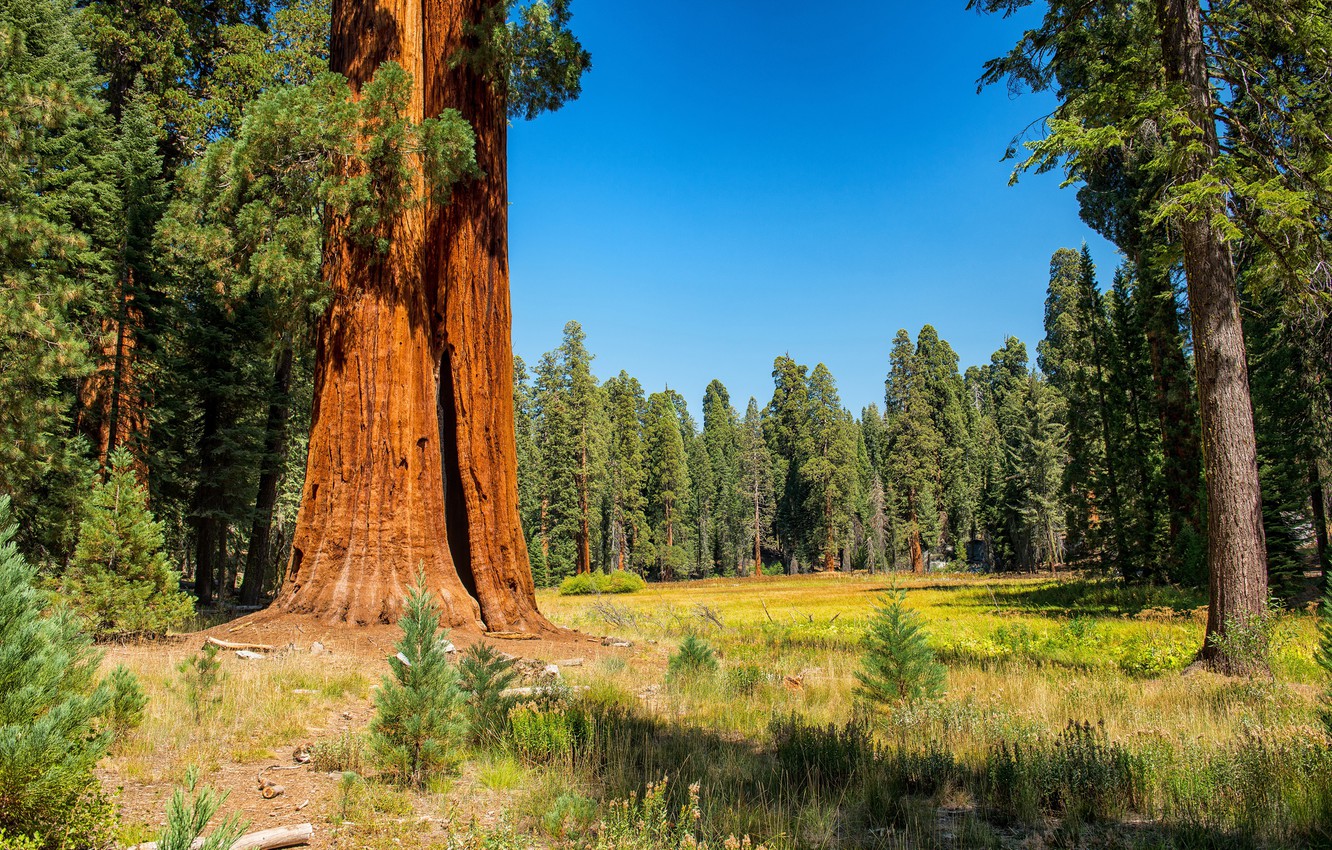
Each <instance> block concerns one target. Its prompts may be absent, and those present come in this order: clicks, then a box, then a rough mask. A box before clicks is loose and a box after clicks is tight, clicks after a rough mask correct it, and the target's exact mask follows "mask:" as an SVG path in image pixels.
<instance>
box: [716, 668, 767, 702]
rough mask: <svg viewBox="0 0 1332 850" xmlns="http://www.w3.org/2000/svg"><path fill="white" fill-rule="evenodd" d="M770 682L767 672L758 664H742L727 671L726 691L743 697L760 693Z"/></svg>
mask: <svg viewBox="0 0 1332 850" xmlns="http://www.w3.org/2000/svg"><path fill="white" fill-rule="evenodd" d="M769 681H770V679H769V678H768V674H767V672H766V671H765V670H764V669H763V668H762V667H760V666H758V665H757V664H741V665H740V666H738V667H732V668H731V669H730V670H727V671H726V689H727V690H728V691H730V692H731V693H733V694H740V695H741V696H751V695H753V694H756V693H758V692H759V691H760V690H761V689H762V688H763V687H764V686H766V685H767V684H768V683H769Z"/></svg>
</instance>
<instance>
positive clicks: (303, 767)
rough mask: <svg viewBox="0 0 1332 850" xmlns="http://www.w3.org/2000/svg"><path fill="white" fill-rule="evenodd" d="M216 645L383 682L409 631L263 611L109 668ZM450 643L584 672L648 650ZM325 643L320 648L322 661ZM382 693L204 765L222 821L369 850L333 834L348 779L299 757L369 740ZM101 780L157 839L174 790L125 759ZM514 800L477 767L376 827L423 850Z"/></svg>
mask: <svg viewBox="0 0 1332 850" xmlns="http://www.w3.org/2000/svg"><path fill="white" fill-rule="evenodd" d="M210 636H211V637H215V638H219V639H221V640H224V641H230V642H233V643H251V644H267V645H269V646H272V647H273V648H274V652H273V653H272V656H271V657H273V658H278V657H284V656H288V657H289V656H291V655H293V654H294V655H295V656H297V657H300V658H301V659H302V661H303V663H308V664H310V665H312V666H315V665H318V666H325V667H326V669H328V670H329V671H330V672H352V671H355V672H357V673H359V674H361V675H362V676H364V677H366V678H367V679H369V680H370V681H371V682H375V683H377V682H378V681H379V680H380V678H381V677H382V676H383V675H385V674H386V673H387V672H388V669H389V668H388V664H387V658H388V657H389V656H391V655H392V654H393V653H394V650H393V646H394V644H395V643H396V642H397V641H398V639H399V638H400V636H401V630H400V629H399V628H398V627H397V626H387V625H377V626H347V625H330V624H328V623H324V622H320V621H318V620H316V619H314V618H311V617H308V616H302V615H293V614H270V613H268V612H258V613H256V614H251V615H248V616H246V617H243V618H240V619H237V620H233V621H230V622H227V623H223V624H221V625H218V626H214V627H212V628H210V629H206V630H204V631H200V632H195V633H192V634H186V635H180V636H174V637H172V638H170V639H167V640H162V641H157V642H154V643H149V644H137V645H123V646H109V647H106V648H105V649H106V659H105V662H104V665H105V669H108V670H109V669H110V668H111V667H114V666H115V665H116V664H119V663H123V662H127V661H131V660H133V661H135V662H137V663H138V664H140V665H143V666H149V667H151V668H153V669H158V670H163V671H174V668H175V666H176V665H177V664H178V663H179V662H180V661H181V660H182V659H184V658H187V657H189V656H191V655H193V654H194V653H195V652H196V651H197V650H198V649H199V647H200V646H201V645H202V644H203V639H204V638H205V637H210ZM449 639H450V640H451V641H452V642H453V643H454V644H455V645H456V646H457V647H458V649H459V650H460V651H461V650H464V649H466V648H467V647H468V646H470V645H471V644H473V643H475V642H477V641H481V640H485V641H488V642H490V643H491V644H493V645H494V646H496V647H497V648H499V649H501V650H502V651H504V652H507V653H509V654H510V655H514V656H519V657H522V658H530V659H537V660H541V661H544V662H547V663H554V662H558V661H560V660H562V659H566V658H573V657H579V658H582V659H584V663H586V664H591V663H593V662H595V661H596V660H597V659H599V658H603V657H605V656H608V655H617V656H620V657H624V658H626V659H629V658H632V657H634V656H637V655H639V654H640V653H642V652H643V651H644V649H645V648H644V647H638V646H635V647H633V648H623V647H610V646H603V645H602V639H601V638H600V637H597V636H592V635H587V634H583V633H581V632H577V631H573V630H568V629H559V630H557V631H554V632H548V633H543V634H541V635H540V636H539V637H538V638H537V639H528V640H514V639H508V640H506V639H501V638H494V637H487V636H485V635H483V634H481V633H479V632H475V631H470V632H469V631H466V630H462V629H455V630H452V631H451V632H450V633H449ZM316 643H318V644H320V645H321V649H320V651H319V652H317V653H313V652H312V649H313V648H314V645H315V644H316ZM219 657H220V658H221V659H222V661H223V666H224V670H226V669H233V670H234V669H238V667H239V665H247V664H264V663H270V662H269V661H268V660H267V659H265V660H261V661H244V660H241V659H239V658H237V657H235V654H234V653H233V652H229V651H223V652H222V653H220V655H219ZM306 659H308V660H306ZM224 687H225V686H224ZM374 693H375V692H374V690H373V688H372V690H371V691H370V693H369V694H368V696H366V697H364V698H362V697H347V698H344V699H342V700H341V701H339V702H337V703H336V704H334V703H331V702H325V703H323V704H322V708H324V709H328V708H329V707H330V706H331V711H330V710H321V711H319V712H312V713H311V719H310V723H309V725H307V727H306V735H305V736H303V738H302V739H301V740H294V741H290V742H288V743H286V744H285V745H283V746H281V747H279V748H277V749H275V750H274V751H272V753H271V754H272V755H273V756H275V757H273V758H262V759H254V760H243V761H230V760H227V757H226V756H224V757H223V758H222V759H221V760H220V762H218V763H214V764H211V765H202V766H201V767H202V770H201V784H206V785H210V786H212V787H214V788H217V789H218V790H220V791H225V792H227V793H228V795H229V796H228V798H227V801H226V803H225V804H224V806H223V809H222V812H223V813H231V812H235V813H239V814H240V815H241V816H242V817H243V818H245V819H246V820H247V821H249V823H250V827H249V829H250V830H251V831H252V830H258V829H267V828H270V827H274V826H286V825H294V824H298V823H304V822H309V823H312V824H313V825H314V827H315V831H314V837H313V839H312V841H311V844H310V846H311V847H313V848H349V847H354V846H360V845H358V839H357V837H356V833H355V832H354V831H352V832H348V831H345V830H344V831H343V832H342V834H339V830H337V829H335V828H334V825H333V824H334V822H335V821H336V820H337V816H338V814H339V809H340V806H341V801H342V792H341V789H340V781H341V774H339V773H322V772H316V771H315V770H313V769H312V768H311V767H310V765H309V764H297V762H296V761H295V760H294V758H293V754H294V752H295V751H296V750H297V749H298V748H301V747H302V746H304V745H309V744H313V743H316V742H318V741H323V740H334V739H338V738H339V737H340V736H341V735H342V734H343V733H344V732H362V731H364V730H365V728H366V727H367V725H368V724H369V722H370V719H371V717H372V716H373V715H374V711H375V705H374ZM225 749H226V748H224V750H225ZM171 758H172V757H171V755H170V754H167V753H163V754H161V755H160V756H159V755H153V756H152V757H150V764H152V765H153V766H154V767H157V768H160V769H159V770H157V771H156V772H157V773H158V774H166V773H169V772H170V770H171V767H170V766H171V765H172V764H173V762H172V761H171ZM261 773H262V775H263V776H264V777H265V778H269V779H272V780H273V781H274V782H277V783H278V784H281V785H283V786H285V789H286V790H285V793H283V794H282V795H281V796H279V797H277V798H274V799H271V800H265V799H264V798H263V797H262V795H261V794H260V791H259V782H258V777H259V775H260V774H261ZM99 775H100V778H101V779H102V783H103V786H104V787H105V788H106V789H108V790H109V791H111V790H117V789H118V791H119V802H120V806H121V813H122V822H123V823H125V824H145V825H147V827H148V828H149V830H150V831H152V832H155V831H156V830H157V829H158V828H159V827H160V826H161V824H162V823H163V821H164V814H163V813H164V809H165V805H166V801H167V800H168V798H169V797H170V796H171V793H172V791H173V788H174V784H173V783H172V782H150V781H136V780H135V779H133V778H131V777H130V776H127V775H125V773H124V772H123V764H122V763H121V760H119V759H117V758H116V757H114V756H113V757H110V758H108V759H107V760H106V762H104V764H103V766H102V769H101V770H100V771H99ZM505 799H506V795H505V793H504V792H495V791H491V790H488V789H486V788H484V787H483V786H482V785H481V783H480V781H479V779H478V778H477V776H476V766H475V765H469V766H467V767H466V768H465V769H464V772H463V774H462V775H461V776H459V777H457V778H455V779H454V781H453V782H452V786H451V789H450V790H449V792H448V794H447V795H446V796H445V797H441V796H440V795H419V796H413V797H412V804H413V805H412V811H410V812H403V813H399V814H394V815H384V816H383V817H381V818H377V819H376V823H375V828H376V829H381V828H383V829H389V830H396V832H394V833H393V834H394V837H396V838H397V839H398V840H396V841H395V840H393V839H392V838H386V839H385V841H387V842H388V843H390V844H392V846H394V847H398V846H421V847H424V846H428V845H429V844H431V843H433V842H436V841H439V840H440V839H441V838H442V836H443V832H444V831H445V830H447V829H448V825H449V823H450V818H452V819H453V821H454V822H458V821H459V819H461V822H462V823H466V822H468V821H470V820H472V819H475V820H476V822H478V823H480V824H482V825H493V824H494V823H495V822H497V821H498V819H499V817H500V816H501V814H502V813H503V809H504V805H503V804H504V802H505ZM358 826H366V825H364V824H359V825H358ZM147 837H151V836H147Z"/></svg>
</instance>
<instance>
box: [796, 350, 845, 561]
mask: <svg viewBox="0 0 1332 850" xmlns="http://www.w3.org/2000/svg"><path fill="white" fill-rule="evenodd" d="M809 412H810V423H809V432H810V436H811V438H812V446H811V448H812V451H811V452H810V454H809V457H807V458H806V459H805V461H804V463H803V464H802V465H801V468H800V474H801V478H802V479H803V480H804V481H805V482H806V484H807V486H808V493H807V496H806V499H807V502H806V503H805V505H804V506H803V508H804V512H805V513H806V515H807V516H808V517H809V519H808V520H807V521H806V523H807V525H808V527H809V528H810V530H811V534H810V536H809V538H808V540H807V545H808V547H809V549H808V551H809V558H810V562H811V563H817V564H819V565H820V568H821V569H824V570H834V569H837V567H838V565H839V564H840V562H841V558H840V555H841V553H842V551H843V550H844V548H845V544H846V542H847V540H848V538H849V536H850V525H851V511H852V508H853V507H854V505H855V502H856V499H857V498H858V495H859V494H858V489H857V488H858V484H859V479H858V477H857V475H856V437H857V433H856V432H857V429H856V427H855V421H854V420H853V419H852V418H851V414H850V413H849V412H848V411H846V410H845V409H844V408H843V407H842V402H841V398H840V397H839V396H838V394H837V382H836V381H835V380H834V379H833V376H832V372H830V371H829V370H828V367H827V366H825V365H823V364H822V363H820V364H818V365H817V366H815V367H814V371H813V372H811V373H810V376H809Z"/></svg>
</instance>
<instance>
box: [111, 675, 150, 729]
mask: <svg viewBox="0 0 1332 850" xmlns="http://www.w3.org/2000/svg"><path fill="white" fill-rule="evenodd" d="M106 681H107V684H108V685H109V686H110V688H111V710H110V713H109V714H108V715H107V721H108V722H109V724H110V727H111V734H112V735H113V736H114V737H115V739H116V740H117V741H119V740H121V739H123V738H124V737H125V735H127V734H129V733H130V732H132V731H134V730H135V729H137V728H139V724H141V723H143V709H144V707H145V706H146V705H148V695H147V694H145V693H144V692H143V688H141V687H139V680H138V679H137V678H136V677H135V675H134V674H133V673H131V672H130V671H129V670H128V669H127V668H126V667H125V666H124V665H123V664H122V665H117V667H116V669H114V670H112V671H111V675H109V676H107V677H106Z"/></svg>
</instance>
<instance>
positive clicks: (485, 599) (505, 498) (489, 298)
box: [279, 0, 548, 631]
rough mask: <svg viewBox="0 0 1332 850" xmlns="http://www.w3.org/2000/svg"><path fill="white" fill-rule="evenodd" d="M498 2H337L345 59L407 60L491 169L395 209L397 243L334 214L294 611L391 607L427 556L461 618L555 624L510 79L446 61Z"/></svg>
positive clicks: (447, 616) (360, 68)
mask: <svg viewBox="0 0 1332 850" xmlns="http://www.w3.org/2000/svg"><path fill="white" fill-rule="evenodd" d="M484 5H485V4H484V3H481V2H475V1H473V2H466V3H460V2H441V0H425V2H422V0H381V2H379V3H372V2H367V0H337V2H335V3H334V5H333V33H332V45H331V47H332V50H331V54H330V64H331V67H332V68H333V70H336V71H339V72H341V73H342V74H344V75H345V76H347V78H348V79H349V80H350V81H351V83H352V85H353V86H354V87H356V88H358V89H359V87H360V86H361V85H362V84H364V83H365V82H366V81H368V80H369V79H370V78H371V77H372V76H373V74H374V72H375V70H376V68H378V66H379V65H380V64H381V63H383V62H385V61H389V60H392V61H396V62H398V63H399V64H401V65H402V66H403V68H404V69H405V70H407V72H408V73H410V74H411V75H412V79H413V81H414V83H415V87H414V93H413V99H412V104H411V107H410V109H411V115H410V117H411V118H412V119H414V120H420V119H421V118H422V117H423V116H427V115H428V116H434V115H438V114H439V113H440V112H441V111H443V110H444V109H446V108H448V107H453V108H457V109H458V110H459V111H460V112H461V113H462V114H463V117H464V118H466V119H467V120H468V121H469V122H470V123H471V124H472V127H473V129H474V131H475V133H476V138H477V159H478V163H479V165H480V166H481V168H482V169H483V170H484V172H485V176H484V178H482V179H479V180H475V181H471V182H468V183H465V184H463V185H460V186H458V187H456V188H455V192H454V195H453V199H452V203H451V204H449V205H447V206H445V207H442V208H441V207H437V206H434V205H427V206H417V207H414V208H412V209H409V210H407V211H405V212H402V213H400V214H397V215H396V216H394V217H393V218H392V219H391V220H390V221H389V222H387V223H386V224H385V225H384V227H385V230H386V232H385V233H384V234H382V235H384V236H385V237H387V239H388V240H389V244H390V245H391V248H390V249H389V252H388V254H387V255H386V256H379V255H377V254H376V253H375V251H374V249H373V248H370V247H365V246H363V245H362V244H360V243H358V242H357V240H356V239H354V238H353V237H352V236H351V235H350V234H349V233H348V232H347V226H346V222H345V221H342V220H340V219H339V218H337V217H333V219H332V221H331V222H330V225H329V233H328V240H327V243H326V248H325V257H324V265H325V267H324V275H325V279H326V280H327V281H329V283H330V285H331V288H332V290H333V292H334V293H335V297H334V301H333V304H332V306H331V308H330V310H329V312H328V314H327V315H326V316H325V317H324V318H323V320H322V322H321V325H320V328H319V339H318V346H319V348H318V353H317V362H316V374H315V409H314V423H313V427H312V431H311V437H310V456H309V463H308V471H307V476H306V481H305V490H304V493H303V494H302V502H301V508H300V515H299V517H298V519H297V530H296V534H295V538H294V540H293V546H292V559H291V566H290V569H289V571H288V578H287V582H286V585H285V586H284V589H283V591H282V594H281V596H280V600H279V604H280V606H281V607H282V608H283V609H285V610H288V611H294V612H305V613H311V614H314V615H316V616H318V617H320V618H321V619H326V620H330V621H340V620H345V621H352V622H357V623H370V622H392V621H394V620H396V619H397V617H398V615H399V613H400V612H401V609H402V606H403V602H404V600H405V598H406V594H407V590H408V588H409V587H410V586H411V585H412V584H413V582H414V580H415V575H416V573H417V571H418V570H420V571H423V572H424V574H425V577H426V581H427V584H428V585H429V587H430V589H431V590H432V591H433V592H434V593H435V594H436V595H437V596H438V597H439V598H440V600H441V603H442V609H443V610H442V620H443V621H444V623H445V624H447V625H450V626H464V627H478V628H485V629H488V630H491V631H524V630H531V629H539V628H547V627H548V623H547V622H546V620H545V619H544V618H542V617H541V615H540V614H539V613H538V612H537V610H536V601H535V592H534V588H533V584H532V577H531V570H530V567H529V565H528V559H527V549H526V546H525V544H524V541H523V537H522V531H521V525H520V520H519V516H518V485H517V451H516V443H515V426H514V418H513V384H512V370H513V352H512V343H511V341H510V336H509V335H510V327H511V313H510V308H509V279H508V256H507V241H508V233H507V227H508V221H507V202H508V198H507V184H506V167H505V144H506V140H505V120H506V116H505V111H504V102H503V96H502V93H501V92H499V91H497V90H496V89H494V88H492V87H491V86H490V84H489V83H488V82H487V81H486V80H485V78H484V77H483V76H482V75H481V73H480V72H479V70H478V69H474V68H471V67H469V66H467V65H466V64H465V63H460V64H458V66H457V67H454V68H450V61H449V60H450V59H451V58H453V57H455V56H456V54H457V53H458V51H459V50H460V49H461V48H463V47H464V46H466V43H465V33H464V30H465V23H466V22H469V21H470V22H475V21H478V20H480V17H481V14H482V12H483V11H484ZM417 188H418V191H419V190H420V188H421V187H419V186H418V187H417Z"/></svg>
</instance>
